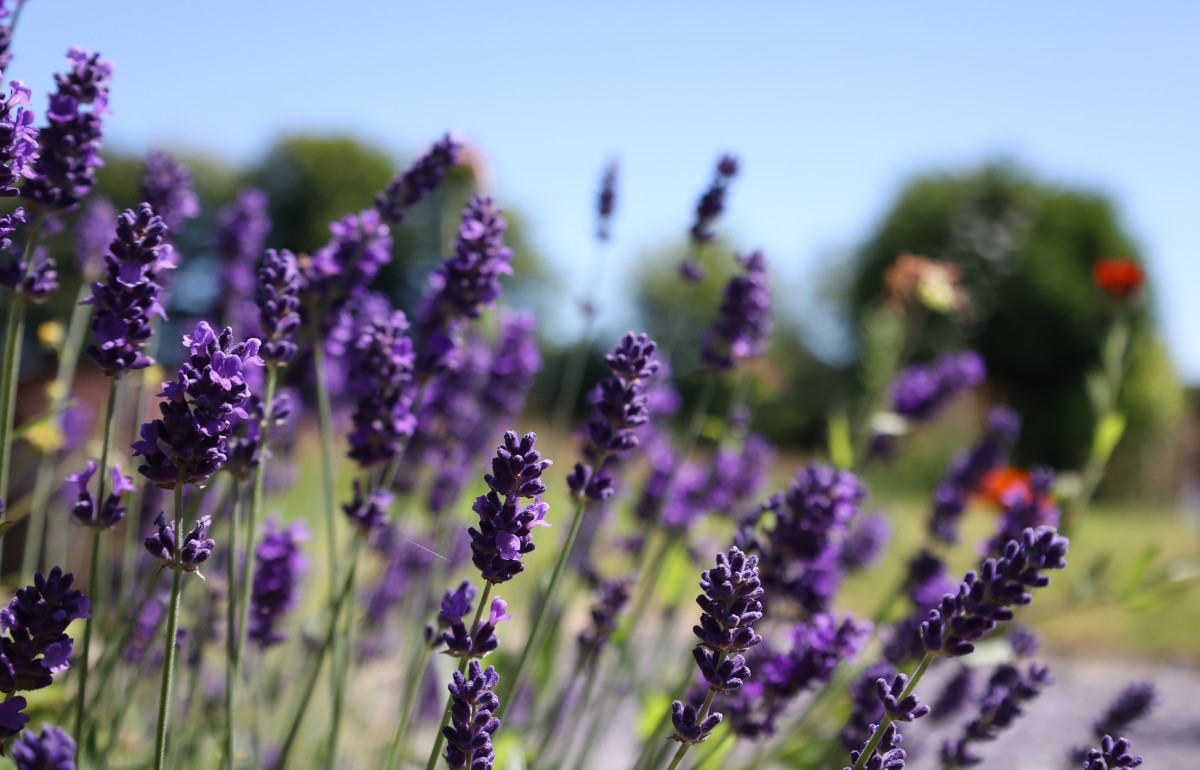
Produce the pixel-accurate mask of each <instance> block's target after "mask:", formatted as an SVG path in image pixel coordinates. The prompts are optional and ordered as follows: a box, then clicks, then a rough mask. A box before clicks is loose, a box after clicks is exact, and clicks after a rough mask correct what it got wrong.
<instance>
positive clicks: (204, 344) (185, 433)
mask: <svg viewBox="0 0 1200 770" xmlns="http://www.w3.org/2000/svg"><path fill="white" fill-rule="evenodd" d="M183 344H184V347H187V348H189V349H190V351H191V356H190V357H189V358H188V360H186V361H184V363H183V365H182V366H180V367H179V374H178V377H177V378H176V379H175V380H171V381H168V382H164V383H163V392H162V393H161V394H160V395H162V396H165V400H164V401H162V402H161V403H160V404H159V411H160V412H161V413H162V417H161V418H159V419H155V420H153V421H152V422H147V423H143V424H142V430H141V436H142V438H141V440H140V441H136V442H134V444H133V450H134V454H135V455H140V456H141V457H142V458H143V460H144V461H143V463H142V465H141V466H139V467H138V472H140V473H141V474H142V475H143V476H145V477H146V478H147V479H149V480H150V482H151V483H152V484H154V485H155V486H158V487H162V488H164V489H174V488H175V485H176V484H199V483H200V482H202V481H204V480H206V479H207V478H208V477H209V476H211V475H213V474H214V473H216V472H217V470H218V469H220V467H221V464H222V463H223V462H225V459H226V455H225V441H226V439H227V438H228V437H229V434H230V431H231V430H232V427H233V423H232V420H233V419H234V418H236V417H240V418H242V419H243V420H244V419H246V418H247V417H248V416H249V415H248V414H247V413H246V410H245V406H246V403H247V401H248V400H249V398H250V389H249V388H248V387H247V386H246V380H245V377H244V374H245V370H246V368H247V367H250V366H261V365H262V359H261V358H259V357H258V347H259V342H258V340H257V339H254V338H251V339H249V340H247V341H245V342H238V343H235V342H234V341H233V330H232V329H230V328H229V327H225V329H224V330H223V331H222V332H221V333H220V334H219V335H218V334H216V333H214V332H213V330H212V327H210V326H209V325H208V324H207V323H206V322H204V321H201V322H200V323H199V324H197V325H196V329H195V331H193V332H192V334H191V335H185V336H184V338H183Z"/></svg>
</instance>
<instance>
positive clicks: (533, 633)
mask: <svg viewBox="0 0 1200 770" xmlns="http://www.w3.org/2000/svg"><path fill="white" fill-rule="evenodd" d="M587 507H588V504H587V498H586V497H581V498H580V500H579V504H578V505H576V507H575V518H573V519H572V520H571V529H570V530H569V531H568V532H567V542H566V543H564V544H563V547H562V548H560V549H559V551H558V561H557V562H555V564H554V572H553V573H551V575H550V585H549V586H547V587H546V596H545V598H544V600H543V601H542V603H541V606H540V607H538V611H537V615H535V616H534V619H533V625H532V626H530V627H529V636H528V637H526V639H525V648H524V649H523V650H521V658H520V660H519V661H518V662H517V667H516V668H515V669H513V672H512V674H510V675H509V676H508V677H507V681H506V682H505V683H501V687H503V688H504V689H503V694H502V695H500V707H499V708H498V709H497V710H496V718H497V719H503V718H504V713H505V711H506V710H507V709H508V705H509V702H510V701H511V700H512V695H513V694H514V693H516V691H517V684H518V683H519V682H520V680H521V673H522V672H524V670H525V664H526V663H528V662H529V657H530V655H532V654H533V653H534V652H535V651H536V649H537V647H538V643H539V639H538V637H539V636H540V634H541V631H542V621H544V620H545V618H546V611H547V610H548V609H549V608H550V605H552V604H554V596H555V594H556V593H557V592H558V587H559V584H560V583H561V582H562V575H563V568H564V567H566V566H567V561H568V560H569V559H570V558H571V551H573V550H575V541H576V539H577V538H578V537H579V527H580V525H581V524H583V516H584V513H585V512H586V511H587ZM489 585H490V584H489Z"/></svg>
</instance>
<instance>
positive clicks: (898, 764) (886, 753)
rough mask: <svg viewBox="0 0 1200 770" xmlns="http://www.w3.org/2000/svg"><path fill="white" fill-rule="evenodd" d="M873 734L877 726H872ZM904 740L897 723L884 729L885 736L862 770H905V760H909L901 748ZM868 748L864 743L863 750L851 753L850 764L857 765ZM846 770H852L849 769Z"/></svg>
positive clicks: (892, 723) (890, 724)
mask: <svg viewBox="0 0 1200 770" xmlns="http://www.w3.org/2000/svg"><path fill="white" fill-rule="evenodd" d="M870 732H871V733H874V732H875V725H871V729H870ZM901 740H902V738H901V735H900V730H899V728H897V727H896V723H895V722H891V723H889V724H888V726H887V727H886V728H884V731H883V736H882V737H881V738H880V739H879V743H877V744H876V745H875V748H874V749H873V750H872V752H871V756H870V757H869V758H868V759H867V761H866V763H865V764H864V765H863V766H862V770H904V760H905V759H907V758H908V755H907V754H906V753H905V751H904V749H902V748H900V741H901ZM866 748H867V746H866V743H865V742H864V743H863V745H862V748H859V749H857V750H855V751H851V752H850V763H851V764H852V765H857V764H858V760H859V757H861V756H862V753H863V751H865V750H866ZM845 770H851V768H849V767H847V768H845Z"/></svg>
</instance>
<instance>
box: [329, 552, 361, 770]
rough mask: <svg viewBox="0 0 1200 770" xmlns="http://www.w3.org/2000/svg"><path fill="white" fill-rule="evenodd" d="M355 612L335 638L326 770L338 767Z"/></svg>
mask: <svg viewBox="0 0 1200 770" xmlns="http://www.w3.org/2000/svg"><path fill="white" fill-rule="evenodd" d="M354 574H355V572H354V570H351V571H350V573H349V574H348V575H347V576H346V578H347V579H346V585H347V586H348V589H347V593H348V594H350V595H353V593H354ZM353 614H354V613H353V612H351V611H349V610H347V612H346V617H345V620H344V621H343V622H342V624H341V625H339V626H338V628H339V629H340V634H337V635H336V636H335V644H334V650H333V655H334V658H333V660H332V661H331V662H330V667H331V672H332V675H333V682H334V685H333V687H334V690H333V715H332V717H331V718H330V720H329V753H328V754H327V755H326V763H325V767H326V770H334V768H335V767H336V765H337V745H338V735H339V734H340V733H341V726H342V712H343V710H344V707H345V701H346V677H347V674H348V673H349V671H350V649H351V642H350V637H351V633H352V631H353V627H352V624H353V621H354V618H353Z"/></svg>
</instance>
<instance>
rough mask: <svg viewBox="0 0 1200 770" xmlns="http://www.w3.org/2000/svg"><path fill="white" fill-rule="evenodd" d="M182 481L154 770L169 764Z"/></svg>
mask: <svg viewBox="0 0 1200 770" xmlns="http://www.w3.org/2000/svg"><path fill="white" fill-rule="evenodd" d="M182 520H183V481H182V480H178V481H176V482H175V548H176V554H175V562H174V564H172V565H171V605H170V609H169V610H168V611H167V636H166V639H165V640H164V645H163V646H164V647H165V651H164V653H163V668H162V685H161V686H160V688H159V694H158V730H157V732H156V733H155V737H154V770H163V768H164V767H165V766H166V761H167V718H168V717H169V716H170V710H171V679H172V678H173V677H174V676H175V636H176V632H177V631H178V630H179V594H180V591H181V589H182V588H183V579H182V578H183V565H182V564H180V562H179V556H180V553H179V552H180V550H181V549H182V545H183V542H182V541H183V527H182Z"/></svg>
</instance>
